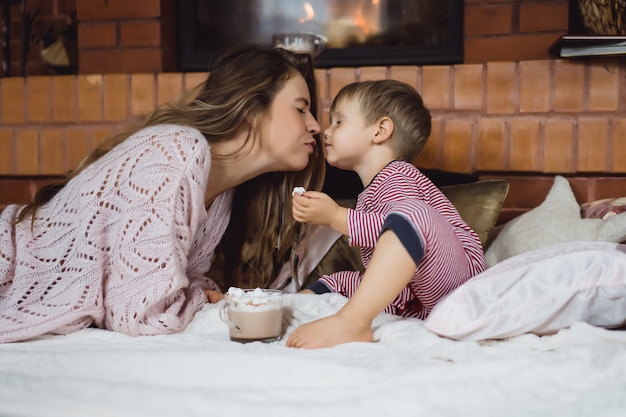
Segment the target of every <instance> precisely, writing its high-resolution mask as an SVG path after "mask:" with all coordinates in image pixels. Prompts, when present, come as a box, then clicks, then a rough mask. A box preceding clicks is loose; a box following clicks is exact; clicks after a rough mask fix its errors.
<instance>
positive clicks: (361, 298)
mask: <svg viewBox="0 0 626 417" xmlns="http://www.w3.org/2000/svg"><path fill="white" fill-rule="evenodd" d="M416 268H417V264H416V263H415V261H414V260H413V258H412V257H411V255H409V252H407V250H406V248H405V246H404V245H403V244H402V242H401V241H400V239H399V238H398V236H397V235H396V234H395V233H394V232H393V231H391V230H386V231H385V232H383V234H382V235H381V236H380V238H379V239H378V244H377V245H376V249H375V250H374V253H373V254H372V259H371V261H370V263H369V265H368V266H367V269H366V270H365V273H364V274H363V277H362V278H361V283H360V284H359V287H358V288H357V289H356V291H355V293H354V295H353V296H352V298H350V300H349V301H348V302H347V303H346V305H345V306H344V307H343V308H342V309H341V310H340V311H339V313H337V314H338V315H340V316H343V317H344V318H345V319H346V320H348V321H350V322H353V323H356V324H357V325H358V326H364V327H365V328H368V329H370V328H371V325H372V321H373V320H374V318H375V317H376V316H377V315H378V314H379V313H380V312H381V311H383V309H384V308H385V307H387V305H388V304H389V303H391V302H392V301H393V300H394V299H395V298H396V297H397V296H398V294H400V292H401V291H402V290H403V289H404V287H406V285H407V284H408V283H409V281H411V278H413V274H414V273H415V269H416Z"/></svg>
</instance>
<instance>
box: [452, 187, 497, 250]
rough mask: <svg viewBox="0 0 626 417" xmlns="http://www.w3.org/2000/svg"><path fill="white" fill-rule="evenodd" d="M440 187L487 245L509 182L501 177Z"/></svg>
mask: <svg viewBox="0 0 626 417" xmlns="http://www.w3.org/2000/svg"><path fill="white" fill-rule="evenodd" d="M440 189H441V191H442V192H443V193H444V194H445V196H446V197H448V200H450V202H451V203H452V204H453V205H454V207H455V208H456V209H457V211H458V212H459V214H460V215H461V218H462V219H463V220H464V221H465V223H467V225H468V226H469V227H471V228H472V229H473V230H474V231H475V232H476V234H477V235H478V237H479V238H480V243H482V245H483V247H485V244H486V243H487V240H488V239H489V234H490V233H491V231H492V230H493V228H494V227H495V225H496V222H497V221H498V216H499V215H500V209H501V208H502V204H503V203H504V199H505V198H506V195H507V194H508V192H509V182H508V181H507V180H499V179H493V180H483V181H476V182H470V183H467V184H456V185H447V186H445V187H440Z"/></svg>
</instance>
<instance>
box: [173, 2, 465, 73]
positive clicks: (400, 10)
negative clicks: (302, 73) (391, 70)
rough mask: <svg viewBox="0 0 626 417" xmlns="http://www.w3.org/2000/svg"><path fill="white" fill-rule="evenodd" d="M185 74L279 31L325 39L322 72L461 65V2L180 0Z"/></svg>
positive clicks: (265, 40) (266, 40)
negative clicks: (347, 68)
mask: <svg viewBox="0 0 626 417" xmlns="http://www.w3.org/2000/svg"><path fill="white" fill-rule="evenodd" d="M177 4H178V8H179V10H178V16H179V57H180V70H182V71H198V70H200V71H202V70H206V69H207V68H208V65H209V62H210V60H211V57H212V55H213V54H215V53H216V52H219V51H220V50H221V49H223V48H227V47H231V46H234V45H238V44H243V43H250V42H255V43H272V37H273V35H275V34H279V33H296V34H301V33H302V34H316V35H319V36H321V37H322V39H324V40H325V46H324V49H323V50H322V52H321V53H320V54H319V55H318V56H316V58H315V60H314V62H315V65H316V66H317V67H320V68H324V67H337V66H374V65H424V64H453V63H460V62H462V61H463V28H462V24H463V1H462V0H308V1H303V0H227V1H224V0H179V1H178V2H177Z"/></svg>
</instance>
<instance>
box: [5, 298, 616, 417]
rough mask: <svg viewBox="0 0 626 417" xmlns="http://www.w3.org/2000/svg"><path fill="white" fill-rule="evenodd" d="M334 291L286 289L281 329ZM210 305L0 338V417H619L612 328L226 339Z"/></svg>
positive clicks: (378, 330)
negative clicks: (144, 326)
mask: <svg viewBox="0 0 626 417" xmlns="http://www.w3.org/2000/svg"><path fill="white" fill-rule="evenodd" d="M344 303H345V298H343V297H341V296H339V295H336V294H327V295H323V296H316V295H304V294H290V295H287V296H286V304H287V312H286V313H287V314H286V320H285V325H286V332H287V333H288V332H290V331H291V330H293V328H294V327H295V326H297V325H299V324H301V323H304V322H307V321H309V320H312V319H315V318H318V317H322V316H325V315H328V314H331V313H333V312H335V311H337V310H338V309H339V308H340V307H341V306H342V305H343V304H344ZM220 305H221V303H220V304H216V305H211V304H208V305H206V306H205V308H204V309H203V310H202V311H200V312H198V314H197V315H196V317H195V318H194V320H193V321H192V323H191V324H190V325H189V326H188V328H187V329H186V330H185V331H184V332H182V333H180V334H176V335H168V336H153V337H128V336H125V335H122V334H118V333H113V332H109V331H103V330H97V329H85V330H82V331H80V332H77V333H74V334H71V335H67V336H50V337H43V338H40V339H38V340H33V341H29V342H25V343H13V344H5V345H0V416H37V417H41V416H45V417H54V416H59V417H60V416H62V417H72V416H77V417H87V416H88V417H96V416H107V417H113V416H129V417H130V416H132V417H142V416H146V417H159V416H167V417H170V416H229V417H236V416H246V417H251V416H253V417H261V416H315V417H318V416H342V417H345V416H359V417H361V416H386V415H396V416H418V415H419V416H450V417H459V416H498V417H504V416H506V417H511V416H523V417H527V416H550V417H555V416H567V417H572V416H594V417H602V416H616V417H617V416H624V415H626V332H624V331H611V330H603V329H599V328H595V327H592V326H589V325H587V324H584V323H576V324H575V325H574V326H572V327H571V328H569V329H565V330H562V331H560V332H559V333H558V334H556V335H553V336H544V337H538V336H534V335H524V336H519V337H516V338H512V339H509V340H506V341H498V342H495V341H494V342H489V343H482V344H480V343H477V342H458V341H452V340H448V339H444V338H440V337H438V336H436V335H435V334H433V333H431V332H429V331H428V330H426V329H425V328H424V327H423V322H422V321H420V320H417V319H399V318H397V317H393V316H390V315H386V314H381V315H380V316H379V317H378V318H377V319H376V321H375V338H376V339H377V341H376V342H374V343H349V344H345V345H340V346H337V347H334V348H330V349H319V350H297V349H291V348H286V347H285V346H284V339H285V338H283V340H281V341H278V342H274V343H269V344H263V343H259V342H257V343H249V344H239V343H236V342H230V341H229V340H228V334H227V328H226V326H225V325H224V324H223V323H222V322H221V321H220V320H219V317H218V310H219V307H220Z"/></svg>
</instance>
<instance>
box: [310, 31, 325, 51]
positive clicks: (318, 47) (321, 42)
mask: <svg viewBox="0 0 626 417" xmlns="http://www.w3.org/2000/svg"><path fill="white" fill-rule="evenodd" d="M326 41H327V39H326V38H325V37H324V36H322V35H317V34H316V35H315V39H314V40H313V45H315V50H314V51H313V55H314V56H317V55H319V54H320V53H321V52H322V51H323V50H324V47H325V46H326Z"/></svg>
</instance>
